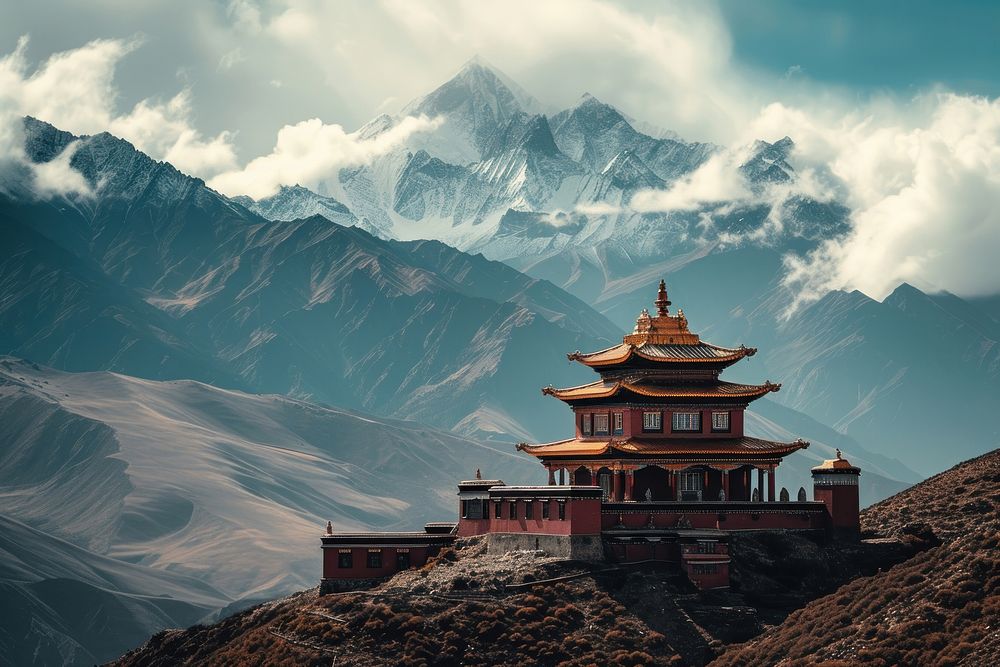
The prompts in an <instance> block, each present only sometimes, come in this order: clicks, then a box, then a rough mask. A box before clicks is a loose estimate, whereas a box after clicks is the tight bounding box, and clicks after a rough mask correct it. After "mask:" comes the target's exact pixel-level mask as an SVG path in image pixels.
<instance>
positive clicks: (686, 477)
mask: <svg viewBox="0 0 1000 667" xmlns="http://www.w3.org/2000/svg"><path fill="white" fill-rule="evenodd" d="M703 479H704V477H703V476H702V474H701V473H700V472H682V473H681V491H701V483H702V481H703Z"/></svg>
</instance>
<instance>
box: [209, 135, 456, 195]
mask: <svg viewBox="0 0 1000 667" xmlns="http://www.w3.org/2000/svg"><path fill="white" fill-rule="evenodd" d="M439 125H440V119H431V118H427V117H426V116H420V117H413V116H408V117H406V118H403V119H402V120H401V121H400V122H398V123H397V124H396V125H394V126H393V127H391V128H390V129H388V130H386V131H384V132H381V133H380V134H378V135H376V136H374V137H372V138H369V139H364V138H361V137H360V136H359V135H358V133H356V132H355V133H348V132H347V131H345V130H344V128H343V127H341V126H340V125H327V124H325V123H323V122H322V121H321V120H320V119H318V118H313V119H310V120H306V121H302V122H301V123H297V124H295V125H286V126H285V127H283V128H281V129H280V130H279V131H278V138H277V141H276V143H275V145H274V148H273V149H272V151H271V152H270V153H269V154H267V155H263V156H261V157H258V158H255V159H253V160H251V161H250V162H249V163H248V164H247V165H246V167H244V168H243V169H240V170H233V171H229V172H226V173H223V174H220V175H218V176H216V177H215V178H214V179H212V180H211V182H210V183H209V185H211V186H212V187H213V188H215V189H217V190H219V191H220V192H223V193H225V194H229V195H237V194H245V195H250V196H251V197H254V198H256V199H260V198H261V197H267V196H269V195H272V194H274V193H275V192H277V191H278V188H279V187H280V186H282V185H292V184H295V183H298V184H301V185H304V186H306V187H312V188H315V187H317V186H318V185H319V184H320V183H322V182H324V181H326V180H329V179H334V178H336V176H337V172H338V170H339V169H341V168H343V167H348V166H353V165H360V164H365V163H367V162H369V161H370V160H372V159H373V158H375V157H377V156H379V155H383V154H385V153H387V152H389V151H390V150H392V149H393V148H395V147H397V146H399V145H400V144H402V143H403V142H404V141H406V139H407V138H409V137H410V136H411V135H413V134H415V133H417V132H426V131H429V130H433V129H435V128H436V127H438V126H439Z"/></svg>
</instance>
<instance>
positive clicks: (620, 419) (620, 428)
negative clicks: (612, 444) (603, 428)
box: [611, 412, 625, 435]
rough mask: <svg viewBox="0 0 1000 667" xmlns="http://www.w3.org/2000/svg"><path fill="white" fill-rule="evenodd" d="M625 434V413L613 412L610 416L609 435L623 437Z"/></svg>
mask: <svg viewBox="0 0 1000 667" xmlns="http://www.w3.org/2000/svg"><path fill="white" fill-rule="evenodd" d="M624 433H625V413H624V412H614V413H612V414H611V434H612V435H623V434H624Z"/></svg>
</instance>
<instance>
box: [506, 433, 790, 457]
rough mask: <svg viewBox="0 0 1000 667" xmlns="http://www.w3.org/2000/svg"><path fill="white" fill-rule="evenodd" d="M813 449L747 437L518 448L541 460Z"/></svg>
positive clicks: (577, 442) (761, 454)
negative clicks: (617, 455)
mask: <svg viewBox="0 0 1000 667" xmlns="http://www.w3.org/2000/svg"><path fill="white" fill-rule="evenodd" d="M807 447H809V443H808V442H806V441H804V440H796V441H795V442H774V441H772V440H763V439H761V438H752V437H749V436H744V437H740V438H711V439H708V438H628V439H625V440H614V439H611V440H583V439H580V438H571V439H569V440H560V441H558V442H550V443H547V444H543V445H528V444H524V443H521V444H519V445H518V446H517V449H518V450H520V451H523V452H527V453H528V454H531V455H532V456H535V457H537V458H540V459H548V458H579V457H598V456H614V455H616V454H619V455H626V456H634V457H643V456H746V457H752V458H759V457H774V456H787V455H788V454H791V453H793V452H796V451H798V450H800V449H805V448H807Z"/></svg>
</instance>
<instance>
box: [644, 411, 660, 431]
mask: <svg viewBox="0 0 1000 667" xmlns="http://www.w3.org/2000/svg"><path fill="white" fill-rule="evenodd" d="M642 430H643V431H645V432H647V433H651V432H653V431H662V430H663V413H662V412H643V413H642Z"/></svg>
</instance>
